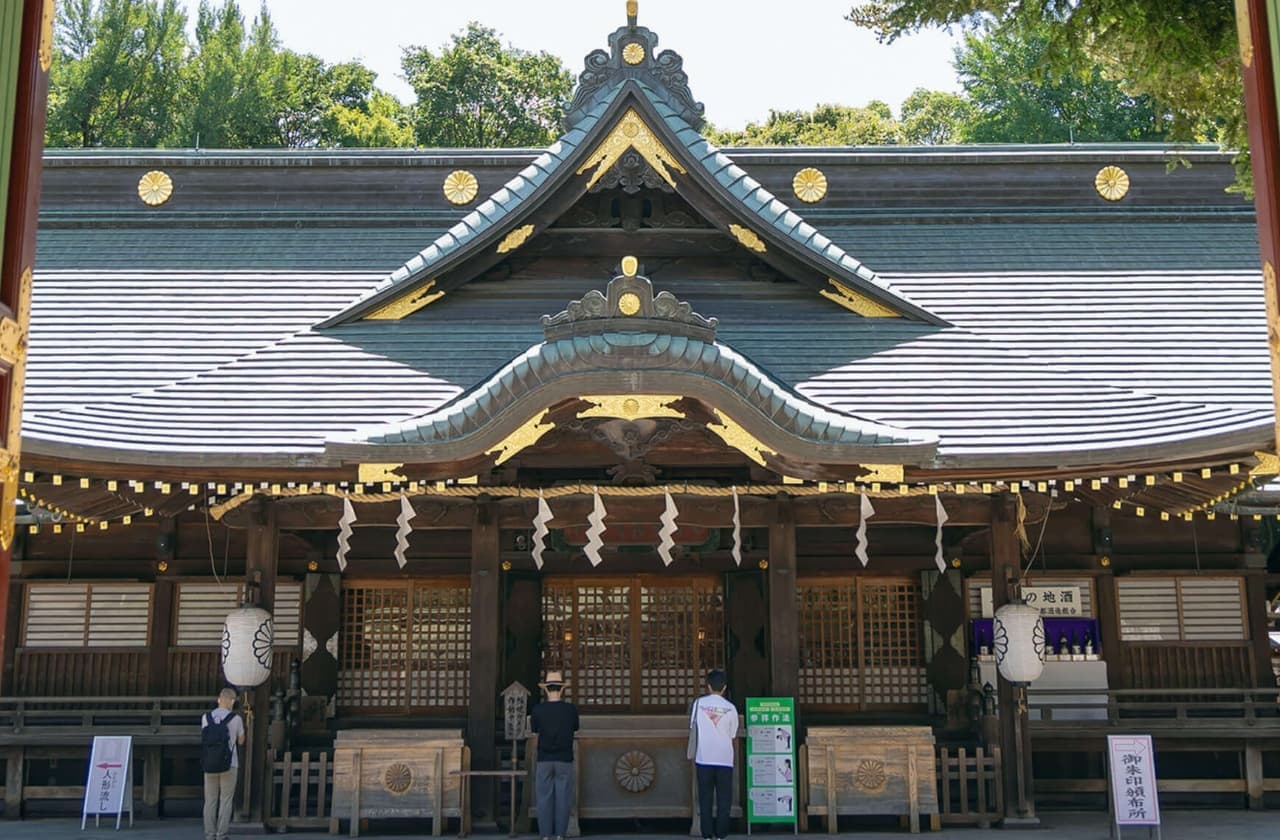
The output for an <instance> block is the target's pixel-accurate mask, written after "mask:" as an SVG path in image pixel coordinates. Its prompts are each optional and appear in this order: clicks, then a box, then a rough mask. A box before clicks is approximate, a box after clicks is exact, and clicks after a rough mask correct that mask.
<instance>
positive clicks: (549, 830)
mask: <svg viewBox="0 0 1280 840" xmlns="http://www.w3.org/2000/svg"><path fill="white" fill-rule="evenodd" d="M537 784H538V831H539V833H540V834H541V836H543V837H564V836H565V835H567V834H568V833H569V808H570V806H571V805H572V804H573V762H572V761H539V762H538V769H537Z"/></svg>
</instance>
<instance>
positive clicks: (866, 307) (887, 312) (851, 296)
mask: <svg viewBox="0 0 1280 840" xmlns="http://www.w3.org/2000/svg"><path fill="white" fill-rule="evenodd" d="M827 282H828V283H830V284H831V285H832V287H833V288H834V289H835V291H834V292H833V291H830V290H829V289H823V290H821V291H820V292H818V294H820V295H822V296H823V297H824V298H826V299H827V300H831V301H835V302H836V303H838V304H840V305H841V306H843V307H844V308H845V309H847V310H849V311H850V312H853V313H856V314H858V315H861V316H862V317H863V318H901V317H902V315H901V314H900V313H898V312H895V311H893V310H892V309H890V308H889V307H887V306H885V305H884V304H881V303H876V302H875V301H874V300H872V299H871V298H869V297H867V296H866V295H864V294H862V293H860V292H855V291H854V290H853V289H850V288H849V287H848V286H846V285H844V284H843V283H841V282H839V281H838V280H835V279H833V278H831V277H828V278H827Z"/></svg>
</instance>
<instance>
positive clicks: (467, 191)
mask: <svg viewBox="0 0 1280 840" xmlns="http://www.w3.org/2000/svg"><path fill="white" fill-rule="evenodd" d="M479 192H480V182H479V181H478V180H476V176H475V175H472V174H471V173H470V172H468V171H467V170H465V169H456V170H454V171H453V172H450V173H449V174H448V175H447V176H446V177H445V179H444V197H445V198H447V199H449V203H450V204H467V203H468V202H470V201H471V200H472V199H474V198H475V197H476V195H477V194H478V193H479Z"/></svg>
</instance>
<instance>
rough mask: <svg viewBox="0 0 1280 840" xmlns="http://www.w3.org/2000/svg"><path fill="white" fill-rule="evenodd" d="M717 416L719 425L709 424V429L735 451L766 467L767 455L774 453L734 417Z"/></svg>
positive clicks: (716, 414) (718, 413)
mask: <svg viewBox="0 0 1280 840" xmlns="http://www.w3.org/2000/svg"><path fill="white" fill-rule="evenodd" d="M714 414H715V416H716V417H717V418H719V419H720V421H721V422H719V423H708V424H707V428H708V429H709V430H710V431H712V432H715V433H716V435H717V436H718V437H719V438H720V439H721V440H722V441H724V442H725V444H726V445H728V446H732V447H733V448H734V449H736V450H738V451H739V452H741V453H742V454H743V455H746V456H747V457H748V458H750V459H751V460H752V461H755V462H756V463H757V464H759V465H760V466H762V467H763V466H765V462H764V456H765V454H766V453H767V454H770V455H772V454H773V451H772V450H770V449H766V448H765V445H764V444H763V443H761V442H760V441H759V440H757V439H756V437H755V436H754V435H752V434H751V433H750V432H748V431H747V430H746V429H744V428H742V426H740V425H738V423H737V422H735V421H734V419H733V418H732V417H725V416H724V415H722V414H720V412H718V411H716V412H714Z"/></svg>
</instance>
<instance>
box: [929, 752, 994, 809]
mask: <svg viewBox="0 0 1280 840" xmlns="http://www.w3.org/2000/svg"><path fill="white" fill-rule="evenodd" d="M938 811H939V815H940V816H941V817H942V824H943V825H977V826H978V827H979V828H990V827H991V824H992V822H994V821H996V820H999V819H1000V817H1001V816H1002V815H1003V814H1004V788H1003V785H1002V784H1001V779H1000V748H999V747H992V748H991V750H990V751H987V750H984V749H983V748H982V747H978V748H977V749H976V750H975V751H974V752H973V753H972V754H970V753H969V752H968V751H967V750H966V749H965V748H964V747H960V748H959V749H958V750H956V751H955V753H954V754H953V753H952V752H951V751H950V750H948V749H947V748H946V747H941V748H940V749H939V750H938Z"/></svg>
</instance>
